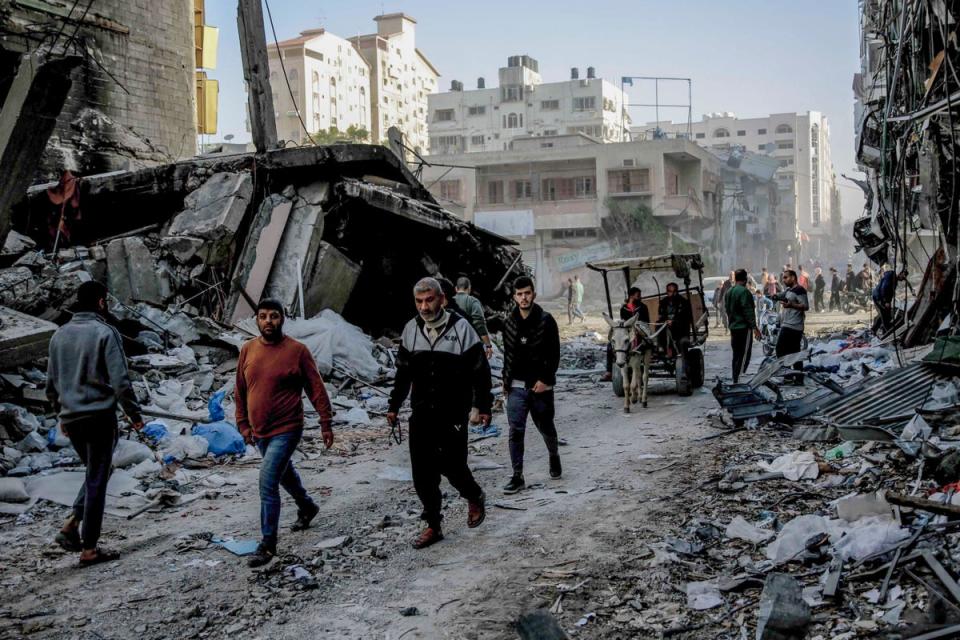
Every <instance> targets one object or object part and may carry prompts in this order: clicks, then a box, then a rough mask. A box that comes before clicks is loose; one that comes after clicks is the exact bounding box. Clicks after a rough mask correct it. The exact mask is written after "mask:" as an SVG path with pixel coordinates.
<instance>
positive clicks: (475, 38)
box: [206, 0, 863, 220]
mask: <svg viewBox="0 0 960 640" xmlns="http://www.w3.org/2000/svg"><path fill="white" fill-rule="evenodd" d="M236 6H237V3H236V0H206V8H207V23H208V24H211V25H214V26H217V27H219V28H220V50H219V66H218V68H217V69H216V70H215V71H213V72H211V74H210V75H211V77H214V78H217V79H219V80H220V131H219V132H218V134H217V135H216V136H210V139H211V140H219V139H222V136H224V135H226V134H231V133H232V134H234V136H235V137H236V141H246V140H249V139H250V134H249V133H248V132H247V131H246V130H245V126H244V118H245V109H246V103H245V94H244V90H243V73H242V69H241V64H240V48H239V42H238V39H237V20H236ZM270 9H271V11H272V12H273V19H274V24H275V26H276V30H277V35H278V36H279V38H280V39H284V38H289V37H292V36H295V35H297V34H298V33H299V32H300V31H301V30H303V29H309V28H314V27H318V26H322V27H325V28H326V29H327V30H328V31H330V32H331V33H335V34H337V35H339V36H341V37H350V36H353V35H357V34H364V33H373V32H374V31H376V24H375V23H374V22H373V17H374V16H375V15H377V14H380V13H383V12H386V13H391V12H396V11H403V12H405V13H407V14H408V15H410V16H413V17H414V18H415V19H416V20H417V46H418V47H419V48H420V50H421V51H423V52H424V54H425V55H426V56H427V58H429V59H430V61H431V62H433V64H434V65H435V66H436V67H437V68H438V69H439V70H440V73H441V74H442V76H441V78H440V88H441V89H444V90H446V89H448V88H449V86H450V81H451V80H461V81H462V82H463V83H464V85H465V88H467V89H470V88H474V87H476V79H477V78H478V77H481V76H482V77H485V78H487V83H488V86H496V77H497V69H498V68H499V67H501V66H504V65H505V64H506V59H507V56H510V55H514V54H528V55H530V56H532V57H534V58H536V59H537V60H538V61H539V62H540V73H541V75H542V76H543V79H544V81H545V82H552V81H557V80H565V79H567V78H568V77H569V73H570V67H580V69H581V77H583V75H584V73H585V69H586V67H588V66H593V67H596V69H597V75H598V76H599V77H602V78H605V79H608V80H609V81H611V82H614V83H615V84H619V78H620V76H624V75H631V76H682V77H689V78H692V80H693V119H694V120H699V119H700V117H701V115H702V114H704V113H708V112H712V111H733V112H734V113H736V114H737V115H738V116H740V117H757V116H762V115H766V114H769V113H782V112H791V111H796V112H804V111H807V110H815V111H821V112H823V113H824V114H826V116H827V117H828V118H829V120H830V125H831V142H832V150H833V159H834V165H835V167H836V170H837V174H838V178H839V174H840V173H847V174H849V173H850V172H851V171H854V170H855V166H854V162H853V93H852V91H851V88H850V87H851V82H852V78H853V74H854V73H855V72H856V71H857V70H858V68H859V45H858V21H857V20H858V19H857V16H858V13H857V3H856V2H855V0H806V1H805V2H786V1H782V0H735V1H734V2H717V1H716V0H661V1H659V2H651V1H646V0H633V1H632V2H623V1H622V0H620V1H618V2H612V1H610V0H591V1H590V2H584V1H583V0H578V1H573V0H552V1H549V2H547V1H536V2H516V1H515V0H510V1H505V0H485V1H484V2H442V3H441V2H429V1H426V0H406V1H403V2H396V1H393V0H389V1H388V0H383V1H379V0H349V1H345V0H335V1H331V0H271V2H270ZM267 40H268V42H272V41H273V38H272V35H271V34H270V25H269V22H267ZM645 93H646V92H645V91H643V90H641V89H640V87H637V88H635V89H634V90H632V91H629V96H630V101H631V102H648V101H650V102H652V98H653V96H652V94H650V95H645ZM685 93H686V89H685V88H683V91H682V95H681V96H680V97H683V98H685V97H686V96H685ZM674 97H676V96H674V95H673V94H670V93H666V95H664V92H661V102H663V101H666V100H670V99H673V98H674ZM684 101H685V100H684ZM631 115H632V116H633V120H634V123H635V124H636V123H643V122H646V121H650V120H653V119H654V116H653V113H652V112H642V111H639V110H637V111H635V112H633V113H632V114H631ZM661 117H663V118H664V119H668V118H672V119H673V120H674V121H678V120H685V119H686V114H685V113H681V112H678V111H674V112H669V111H667V112H662V113H661ZM839 184H840V185H841V186H840V193H841V196H842V200H843V214H844V218H845V219H847V220H849V219H852V218H855V217H857V216H858V215H859V214H860V212H861V210H862V208H863V198H862V196H861V193H860V190H859V188H857V187H854V186H852V185H850V183H848V182H846V181H844V180H842V179H841V180H839Z"/></svg>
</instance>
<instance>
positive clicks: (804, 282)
mask: <svg viewBox="0 0 960 640" xmlns="http://www.w3.org/2000/svg"><path fill="white" fill-rule="evenodd" d="M796 273H797V283H798V284H799V285H800V286H801V287H803V288H804V289H806V290H808V291H809V290H810V274H809V273H807V270H806V269H804V268H803V265H800V266H799V267H797V271H796Z"/></svg>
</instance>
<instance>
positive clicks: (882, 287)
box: [873, 264, 897, 333]
mask: <svg viewBox="0 0 960 640" xmlns="http://www.w3.org/2000/svg"><path fill="white" fill-rule="evenodd" d="M881 273H882V274H883V275H881V276H880V281H879V282H877V286H876V287H874V289H873V304H874V306H876V307H877V314H878V315H879V316H880V328H881V329H882V330H883V333H887V332H888V331H890V329H892V328H893V299H894V298H895V297H896V294H897V274H896V273H895V272H894V270H893V269H891V268H890V265H888V264H884V265H883V268H882V269H881Z"/></svg>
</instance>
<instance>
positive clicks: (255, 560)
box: [247, 542, 277, 569]
mask: <svg viewBox="0 0 960 640" xmlns="http://www.w3.org/2000/svg"><path fill="white" fill-rule="evenodd" d="M276 555H277V549H276V547H270V546H268V545H266V544H264V543H262V542H261V543H260V544H258V545H257V550H256V551H254V552H253V555H252V556H250V559H249V560H247V566H248V567H250V568H251V569H256V568H257V567H262V566H263V565H265V564H267V563H269V562H270V561H271V560H273V558H274V556H276Z"/></svg>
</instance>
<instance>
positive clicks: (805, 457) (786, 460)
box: [757, 451, 820, 482]
mask: <svg viewBox="0 0 960 640" xmlns="http://www.w3.org/2000/svg"><path fill="white" fill-rule="evenodd" d="M757 466H759V467H760V468H761V469H763V470H764V471H767V472H769V473H782V474H783V477H784V478H786V479H787V480H792V481H794V482H796V481H797V480H816V479H817V476H818V475H820V467H819V466H818V465H817V460H816V458H814V457H813V454H812V453H810V452H809V451H794V452H793V453H785V454H784V455H782V456H780V457H779V458H777V459H776V460H774V461H773V462H763V461H761V462H758V463H757Z"/></svg>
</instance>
